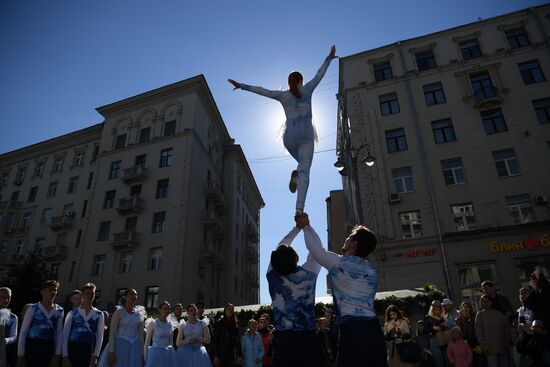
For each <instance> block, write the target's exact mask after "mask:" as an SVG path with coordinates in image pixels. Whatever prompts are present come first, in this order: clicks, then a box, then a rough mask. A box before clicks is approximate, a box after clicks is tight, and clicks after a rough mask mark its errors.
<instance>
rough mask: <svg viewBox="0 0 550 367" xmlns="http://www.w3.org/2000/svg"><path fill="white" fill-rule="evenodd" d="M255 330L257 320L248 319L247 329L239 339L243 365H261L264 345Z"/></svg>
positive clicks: (256, 366) (258, 366)
mask: <svg viewBox="0 0 550 367" xmlns="http://www.w3.org/2000/svg"><path fill="white" fill-rule="evenodd" d="M257 330H258V322H257V321H256V320H254V319H250V321H248V331H247V332H246V333H244V335H243V337H242V340H241V348H242V351H243V359H244V362H243V366H244V367H262V358H263V356H264V346H263V343H262V337H261V335H260V334H258V333H257V332H256V331H257Z"/></svg>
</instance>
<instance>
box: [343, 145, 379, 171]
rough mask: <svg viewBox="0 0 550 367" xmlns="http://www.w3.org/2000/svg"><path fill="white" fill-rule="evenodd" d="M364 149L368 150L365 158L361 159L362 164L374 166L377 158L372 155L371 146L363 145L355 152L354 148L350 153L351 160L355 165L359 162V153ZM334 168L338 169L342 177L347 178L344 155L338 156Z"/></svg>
mask: <svg viewBox="0 0 550 367" xmlns="http://www.w3.org/2000/svg"><path fill="white" fill-rule="evenodd" d="M364 148H366V149H367V154H366V155H365V156H363V158H362V159H361V162H363V163H364V164H366V165H367V166H368V167H372V166H374V161H375V158H374V156H373V155H372V154H371V152H370V145H368V144H363V145H361V146H360V147H359V149H357V150H354V149H353V148H352V149H351V151H350V153H351V158H352V159H353V161H354V163H355V162H356V161H357V156H358V155H359V152H360V151H361V150H362V149H364ZM334 167H336V169H337V170H338V172H339V173H340V174H341V175H342V176H347V169H346V162H345V161H344V158H343V157H342V155H341V154H340V153H339V154H338V160H337V161H336V162H335V163H334Z"/></svg>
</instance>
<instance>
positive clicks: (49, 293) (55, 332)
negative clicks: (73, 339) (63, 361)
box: [17, 280, 63, 367]
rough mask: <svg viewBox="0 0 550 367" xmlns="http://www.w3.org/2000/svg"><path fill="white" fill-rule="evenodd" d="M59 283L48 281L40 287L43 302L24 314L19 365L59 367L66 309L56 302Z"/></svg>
mask: <svg viewBox="0 0 550 367" xmlns="http://www.w3.org/2000/svg"><path fill="white" fill-rule="evenodd" d="M58 288H59V283H58V282H57V281H56V280H47V281H45V282H44V283H42V286H41V287H40V294H41V296H42V300H41V301H40V302H38V303H35V304H32V305H31V306H29V307H28V308H27V310H26V311H25V316H24V317H23V323H22V325H21V331H20V332H19V341H18V346H17V355H18V356H19V358H18V362H17V363H18V365H19V366H27V367H50V365H55V366H57V365H59V360H60V356H61V341H62V337H63V308H62V307H61V306H59V305H57V304H55V303H54V302H53V301H54V299H55V296H56V295H57V289H58Z"/></svg>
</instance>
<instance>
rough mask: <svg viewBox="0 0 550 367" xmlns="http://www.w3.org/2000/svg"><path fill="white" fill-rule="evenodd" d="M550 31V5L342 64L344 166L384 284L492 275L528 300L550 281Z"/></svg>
mask: <svg viewBox="0 0 550 367" xmlns="http://www.w3.org/2000/svg"><path fill="white" fill-rule="evenodd" d="M549 35H550V5H542V6H539V7H535V8H529V9H525V10H521V11H517V12H514V13H510V14H506V15H502V16H498V17H495V18H491V19H486V20H480V21H477V22H474V23H471V24H466V25H462V26H459V27H455V28H451V29H447V30H443V31H440V32H436V33H432V34H428V35H424V36H421V37H417V38H413V39H408V40H404V41H399V42H396V43H393V44H390V45H386V46H382V47H379V48H376V49H372V50H367V51H365V52H361V53H358V54H355V55H350V56H347V57H344V58H341V59H340V70H339V72H340V85H339V92H338V100H339V120H338V139H337V153H338V161H337V162H336V163H335V166H336V167H337V168H338V169H339V170H340V173H341V174H342V178H343V187H344V192H345V194H346V200H347V207H348V214H349V218H350V219H349V223H348V224H349V225H352V224H354V223H358V222H362V223H364V224H366V225H368V226H369V227H371V228H373V229H374V230H375V231H376V232H377V233H378V235H379V238H380V244H379V247H378V252H377V253H376V256H375V258H374V261H376V263H377V265H378V269H379V271H380V282H379V290H393V289H404V288H415V287H421V286H423V285H424V284H425V283H427V282H431V283H435V284H437V285H439V286H440V287H442V288H443V289H446V290H447V291H448V292H449V293H450V294H451V295H452V297H453V298H454V299H455V300H456V301H459V300H461V299H463V298H466V299H470V300H472V301H477V299H478V297H479V295H480V287H479V283H480V281H482V280H486V279H490V280H493V281H495V283H496V284H497V285H498V287H499V289H500V291H502V292H503V293H504V294H505V295H507V296H508V297H509V298H510V299H511V300H513V301H514V302H515V303H518V300H517V299H518V297H517V290H518V288H519V287H520V286H521V285H525V284H527V281H528V280H529V275H530V273H531V272H532V271H533V270H535V269H538V270H541V271H543V272H544V273H545V274H546V275H547V276H548V275H550V206H549V203H548V198H549V195H550V189H549V188H550V184H549V183H550V169H549V167H548V157H549V156H550V82H549V81H548V77H550V47H549V41H550V37H549ZM365 163H366V164H365Z"/></svg>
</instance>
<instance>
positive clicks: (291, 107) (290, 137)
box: [228, 46, 337, 213]
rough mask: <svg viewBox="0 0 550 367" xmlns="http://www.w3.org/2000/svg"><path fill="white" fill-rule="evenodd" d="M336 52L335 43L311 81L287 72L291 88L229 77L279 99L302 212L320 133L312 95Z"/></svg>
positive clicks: (293, 184) (245, 87)
mask: <svg viewBox="0 0 550 367" xmlns="http://www.w3.org/2000/svg"><path fill="white" fill-rule="evenodd" d="M335 57H337V56H336V47H335V46H332V47H331V48H330V52H329V54H328V56H327V57H326V59H325V62H324V63H323V65H321V68H320V69H319V71H318V72H317V74H316V75H315V77H314V78H313V79H311V80H310V81H309V82H308V83H306V84H305V85H304V77H303V76H302V74H300V73H299V72H298V71H294V72H292V73H290V75H289V76H288V88H289V89H288V90H287V91H275V90H267V89H264V88H261V87H255V86H251V85H247V84H243V83H239V82H236V81H235V80H233V79H228V82H229V83H231V84H233V86H234V87H235V88H234V89H243V90H247V91H249V92H253V93H256V94H259V95H262V96H265V97H268V98H273V99H275V100H277V101H279V102H280V103H281V104H282V105H283V108H284V110H285V115H286V123H285V128H284V133H283V143H284V145H285V148H286V149H287V150H288V152H289V153H290V155H292V157H293V158H294V159H295V160H296V161H297V162H298V167H297V169H296V170H294V171H292V174H291V179H290V183H289V189H290V191H291V192H292V193H294V192H296V190H297V191H298V194H297V197H296V212H297V213H302V212H303V211H304V205H305V201H306V194H307V189H308V187H309V171H310V169H311V162H312V160H313V148H314V142H315V140H316V139H317V134H316V132H315V129H314V127H313V123H312V113H311V95H312V94H313V91H314V90H315V88H316V87H317V85H319V82H320V81H321V79H322V78H323V76H324V75H325V73H326V71H327V69H328V67H329V65H330V62H331V61H332V59H334V58H335Z"/></svg>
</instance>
